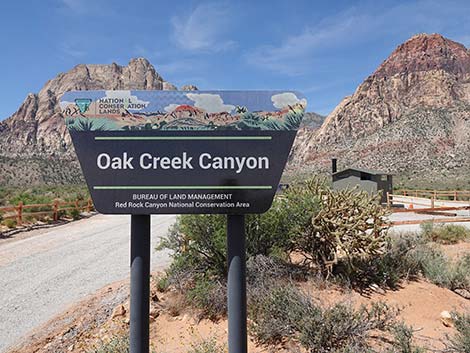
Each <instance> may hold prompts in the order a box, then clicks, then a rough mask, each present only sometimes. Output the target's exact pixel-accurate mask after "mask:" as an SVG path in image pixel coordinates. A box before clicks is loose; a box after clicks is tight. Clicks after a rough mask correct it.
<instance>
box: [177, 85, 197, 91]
mask: <svg viewBox="0 0 470 353" xmlns="http://www.w3.org/2000/svg"><path fill="white" fill-rule="evenodd" d="M181 90H182V91H198V89H197V87H196V86H194V85H184V86H182V87H181Z"/></svg>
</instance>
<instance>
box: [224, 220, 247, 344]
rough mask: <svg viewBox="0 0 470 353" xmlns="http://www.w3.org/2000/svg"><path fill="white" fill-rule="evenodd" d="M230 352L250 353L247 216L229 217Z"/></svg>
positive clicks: (228, 295)
mask: <svg viewBox="0 0 470 353" xmlns="http://www.w3.org/2000/svg"><path fill="white" fill-rule="evenodd" d="M227 258H228V284H227V301H228V305H227V307H228V351H229V353H247V335H246V263H245V216H244V215H241V216H235V215H228V216H227Z"/></svg>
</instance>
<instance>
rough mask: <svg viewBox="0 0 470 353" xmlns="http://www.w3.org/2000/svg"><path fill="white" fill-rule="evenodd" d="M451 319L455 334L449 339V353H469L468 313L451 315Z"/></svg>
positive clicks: (469, 330)
mask: <svg viewBox="0 0 470 353" xmlns="http://www.w3.org/2000/svg"><path fill="white" fill-rule="evenodd" d="M452 319H453V322H454V325H455V329H456V330H457V333H456V334H455V335H454V336H453V337H451V338H449V342H448V349H447V350H446V352H449V353H468V352H470V313H466V314H459V313H456V312H453V313H452Z"/></svg>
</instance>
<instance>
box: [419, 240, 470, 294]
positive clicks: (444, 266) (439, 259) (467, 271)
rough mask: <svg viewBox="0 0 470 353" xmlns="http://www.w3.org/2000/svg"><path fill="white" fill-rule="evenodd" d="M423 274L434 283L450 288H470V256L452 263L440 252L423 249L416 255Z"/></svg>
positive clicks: (428, 248)
mask: <svg viewBox="0 0 470 353" xmlns="http://www.w3.org/2000/svg"><path fill="white" fill-rule="evenodd" d="M416 256H417V259H418V261H419V262H420V266H421V271H422V274H423V275H424V276H425V277H426V278H427V279H428V280H429V281H431V282H432V283H434V284H436V285H438V286H441V287H445V288H449V289H451V290H454V289H458V288H465V289H469V288H470V255H466V256H464V257H462V258H461V259H459V260H458V261H457V262H452V261H450V260H449V259H448V258H447V257H446V256H445V255H444V254H443V253H442V251H440V250H437V249H434V248H430V247H423V248H421V249H420V251H418V252H417V254H416Z"/></svg>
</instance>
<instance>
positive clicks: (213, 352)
mask: <svg viewBox="0 0 470 353" xmlns="http://www.w3.org/2000/svg"><path fill="white" fill-rule="evenodd" d="M226 351H227V350H226V348H225V345H223V344H218V343H217V339H216V338H214V337H212V338H209V339H207V340H204V341H202V342H199V343H197V344H194V345H192V347H191V349H190V350H189V351H188V353H225V352H226Z"/></svg>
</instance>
